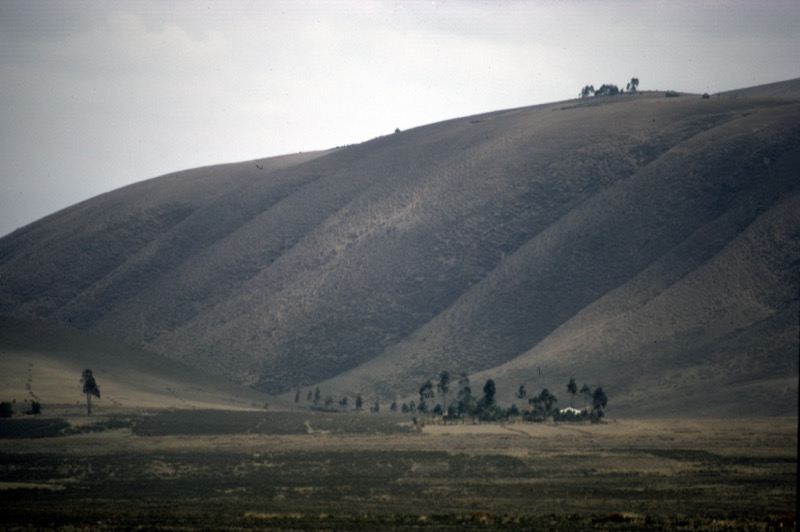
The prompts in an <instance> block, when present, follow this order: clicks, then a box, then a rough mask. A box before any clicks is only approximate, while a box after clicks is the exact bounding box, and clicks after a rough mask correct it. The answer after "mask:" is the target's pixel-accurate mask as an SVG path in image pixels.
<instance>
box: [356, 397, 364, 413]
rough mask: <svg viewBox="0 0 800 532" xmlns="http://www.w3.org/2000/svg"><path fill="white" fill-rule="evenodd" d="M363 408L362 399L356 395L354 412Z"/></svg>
mask: <svg viewBox="0 0 800 532" xmlns="http://www.w3.org/2000/svg"><path fill="white" fill-rule="evenodd" d="M363 406H364V398H363V397H361V394H358V395H356V410H361V408H362V407H363Z"/></svg>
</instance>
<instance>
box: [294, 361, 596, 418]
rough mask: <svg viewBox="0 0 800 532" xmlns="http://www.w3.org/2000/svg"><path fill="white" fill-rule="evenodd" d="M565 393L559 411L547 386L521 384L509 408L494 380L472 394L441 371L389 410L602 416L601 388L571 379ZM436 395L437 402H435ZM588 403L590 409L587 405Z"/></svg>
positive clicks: (316, 395) (328, 401) (327, 403)
mask: <svg viewBox="0 0 800 532" xmlns="http://www.w3.org/2000/svg"><path fill="white" fill-rule="evenodd" d="M566 389H567V392H568V393H569V394H570V395H571V399H570V407H571V408H569V409H562V410H559V409H558V408H556V404H557V403H558V398H557V397H556V396H555V395H553V394H552V393H551V392H550V390H548V389H547V388H545V389H543V390H542V391H541V392H539V393H538V394H535V395H528V391H527V390H526V389H525V385H524V384H521V385H520V387H519V389H518V390H517V393H516V398H517V399H519V400H520V401H523V407H522V408H520V407H519V406H518V405H517V404H516V403H515V404H512V405H511V406H510V407H503V406H501V405H500V404H498V402H497V399H496V397H497V386H496V385H495V382H494V380H492V379H489V380H487V381H486V383H485V384H484V385H483V394H482V395H475V394H473V392H472V387H471V386H470V382H469V377H468V376H467V375H466V374H461V376H460V378H459V379H458V380H453V378H452V377H451V375H450V373H449V372H447V371H443V372H441V373H440V374H439V378H438V380H437V381H436V382H434V381H433V380H430V379H429V380H427V381H425V382H424V383H423V384H422V386H420V388H419V401H418V402H417V401H415V400H411V401H409V402H408V403H403V404H402V405H398V404H397V401H396V400H394V401H392V403H391V406H390V407H389V410H390V411H391V412H397V411H398V410H399V411H401V412H403V413H406V414H408V413H414V414H416V413H419V414H423V415H430V416H442V417H443V418H444V419H445V420H446V421H447V420H466V419H471V420H480V421H500V420H506V419H508V418H511V417H522V418H523V419H524V420H526V421H545V420H547V419H554V420H556V421H583V420H591V421H599V420H600V419H601V418H602V417H603V416H604V409H605V408H606V406H607V404H608V398H607V397H606V394H605V392H604V391H603V388H602V387H597V388H596V389H594V390H593V389H591V388H590V387H589V386H588V385H587V384H584V385H583V386H582V387H581V388H580V389H578V385H577V383H576V382H575V379H574V378H573V379H570V380H569V383H567V388H566ZM437 394H438V397H439V398H440V399H441V400H440V401H436V398H437ZM578 394H580V395H581V397H583V408H582V409H577V408H575V407H574V403H575V399H576V397H577V396H578ZM300 398H301V392H300V389H299V388H298V389H297V392H296V393H295V397H294V401H295V403H299V402H300ZM306 400H307V402H308V403H310V406H311V408H315V409H321V410H329V411H330V410H338V411H346V410H348V409H349V408H350V399H348V397H346V396H345V397H342V398H341V399H339V400H338V401H336V400H334V398H333V396H331V395H328V396H326V397H325V399H324V400H323V398H322V393H321V392H320V390H319V388H316V389H315V390H314V391H312V390H309V391H308V393H307V395H306ZM364 405H365V402H364V399H363V397H362V395H361V394H360V393H359V394H357V395H356V398H355V401H354V402H353V408H354V409H355V410H356V411H360V410H363V409H364ZM589 405H591V408H590V407H589ZM380 409H381V406H380V402H379V400H376V401H375V402H374V404H372V405H371V406H370V412H380Z"/></svg>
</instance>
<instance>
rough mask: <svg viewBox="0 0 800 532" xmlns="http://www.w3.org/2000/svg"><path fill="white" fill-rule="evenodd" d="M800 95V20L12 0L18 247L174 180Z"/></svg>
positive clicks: (1, 46) (8, 202)
mask: <svg viewBox="0 0 800 532" xmlns="http://www.w3.org/2000/svg"><path fill="white" fill-rule="evenodd" d="M631 77H638V78H639V79H640V82H641V83H640V89H641V90H648V89H662V90H664V89H675V90H680V91H692V92H711V93H713V92H718V91H724V90H730V89H734V88H741V87H747V86H751V85H757V84H762V83H768V82H773V81H781V80H785V79H790V78H795V77H800V2H798V1H797V0H787V1H759V2H752V1H751V0H746V1H714V2H712V1H703V0H692V1H681V2H669V1H666V0H660V1H657V2H654V1H648V0H636V1H633V0H631V1H627V0H626V1H614V0H605V1H596V2H595V1H580V2H578V1H575V2H569V1H567V2H557V1H547V2H546V1H532V0H527V1H493V2H482V1H444V0H442V1H424V2H423V1H416V2H415V1H406V2H399V1H398V2H390V1H368V0H353V1H351V2H345V1H339V2H302V1H286V2H280V1H269V2H232V1H227V0H226V1H221V0H218V1H202V0H192V1H188V0H187V1H173V2H163V1H136V2H134V1H126V2H114V1H86V2H80V1H70V2H67V1H52V2H51V1H37V0H24V1H19V2H13V1H7V0H0V235H4V234H7V233H9V232H11V231H13V230H14V229H15V228H17V227H21V226H23V225H25V224H27V223H30V222H32V221H34V220H36V219H38V218H40V217H42V216H44V215H47V214H50V213H52V212H55V211H57V210H59V209H61V208H63V207H66V206H68V205H71V204H74V203H77V202H79V201H81V200H84V199H87V198H89V197H92V196H95V195H97V194H99V193H102V192H105V191H108V190H112V189H115V188H118V187H120V186H122V185H126V184H128V183H132V182H135V181H141V180H143V179H148V178H151V177H155V176H158V175H162V174H165V173H169V172H172V171H177V170H183V169H187V168H193V167H198V166H204V165H208V164H216V163H224V162H233V161H241V160H248V159H254V158H258V157H264V156H271V155H280V154H284V153H291V152H297V151H310V150H315V149H324V148H330V147H333V146H338V145H344V144H351V143H356V142H361V141H365V140H369V139H371V138H373V137H376V136H378V135H383V134H387V133H391V132H393V131H394V129H395V128H397V127H399V128H401V129H408V128H411V127H414V126H419V125H423V124H427V123H431V122H437V121H440V120H443V119H447V118H455V117H460V116H467V115H470V114H475V113H479V112H485V111H493V110H498V109H505V108H512V107H519V106H524V105H531V104H536V103H545V102H552V101H558V100H564V99H568V98H572V97H575V96H576V95H577V94H578V92H579V90H580V89H581V87H583V86H584V85H586V84H594V85H595V86H599V85H601V84H603V83H615V84H617V85H619V86H621V87H624V86H625V84H626V83H627V81H629V80H630V78H631Z"/></svg>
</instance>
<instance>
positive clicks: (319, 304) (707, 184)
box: [0, 80, 800, 415]
mask: <svg viewBox="0 0 800 532" xmlns="http://www.w3.org/2000/svg"><path fill="white" fill-rule="evenodd" d="M798 162H800V81H798V80H795V81H790V82H784V83H781V84H773V85H768V86H764V87H763V88H752V89H748V90H743V91H738V92H734V93H731V94H722V95H714V96H713V97H712V98H711V99H707V100H704V99H701V98H700V97H699V96H697V95H683V96H681V97H680V98H664V95H663V94H662V93H644V94H637V95H624V96H617V97H607V98H591V99H589V100H572V101H569V102H561V103H555V104H550V105H541V106H536V107H529V108H522V109H513V110H505V111H499V112H495V113H488V114H485V115H478V116H472V117H467V118H463V119H455V120H450V121H447V122H442V123H437V124H432V125H428V126H424V127H420V128H416V129H413V130H409V131H405V132H402V133H396V134H393V135H388V136H385V137H380V138H377V139H374V140H372V141H369V142H365V143H363V144H360V145H357V146H351V147H347V148H343V149H337V150H331V151H329V152H317V153H313V154H304V155H302V154H301V155H296V156H291V157H284V158H275V159H267V160H263V161H250V162H246V163H240V164H235V165H224V166H218V167H210V168H201V169H197V170H189V171H185V172H181V173H178V174H173V175H169V176H164V177H161V178H157V179H154V180H150V181H147V182H143V183H140V184H137V185H133V186H130V187H126V188H124V189H120V190H117V191H115V192H112V193H109V194H106V195H103V196H100V197H98V198H95V199H92V200H89V201H87V202H84V203H82V204H80V205H77V206H75V207H73V208H70V209H67V210H65V211H62V212H60V213H57V214H55V215H52V216H50V217H48V218H46V219H43V220H41V221H39V222H37V223H35V224H32V225H31V226H28V227H26V228H23V229H21V230H19V231H17V232H15V233H13V234H11V235H9V236H7V237H6V238H4V239H2V240H0V279H2V283H0V312H2V313H6V314H10V315H15V316H20V317H36V318H42V319H46V320H49V321H53V322H61V323H67V324H71V325H72V326H74V327H78V328H81V329H86V330H91V331H97V332H101V333H103V334H107V335H110V336H113V337H115V338H117V339H119V340H122V341H124V342H128V343H132V344H136V345H140V346H143V347H146V348H147V349H150V350H153V351H156V352H159V353H162V354H164V355H166V356H168V357H170V358H173V359H175V360H178V361H181V362H184V363H188V364H190V365H193V366H196V367H199V368H202V369H204V370H206V371H209V372H212V373H216V374H220V375H224V376H226V377H228V378H231V379H233V380H235V381H237V382H240V383H244V384H249V385H253V386H254V387H256V388H257V389H260V390H264V391H268V392H272V393H280V392H288V391H290V390H292V389H294V388H295V387H299V386H300V387H308V386H313V385H317V384H319V385H320V386H321V388H323V389H324V390H325V391H326V393H331V394H334V395H341V394H348V395H351V397H352V396H353V395H354V394H355V393H357V392H361V393H364V394H367V395H369V396H372V397H376V396H378V397H381V398H383V399H387V398H390V397H392V396H395V395H397V396H403V395H406V394H410V393H413V391H414V390H415V389H416V388H418V386H419V384H420V382H422V381H423V380H425V379H427V378H431V377H435V376H436V375H437V374H438V373H439V372H440V371H442V370H445V369H446V370H449V371H451V372H452V373H454V374H455V373H460V372H466V373H468V374H471V375H472V376H473V382H476V381H482V380H483V379H485V378H486V377H487V376H492V377H496V378H497V379H498V383H500V384H502V385H503V388H502V389H503V390H504V391H505V392H506V394H507V395H510V393H511V391H513V390H516V388H517V386H518V385H519V384H520V383H522V382H525V383H527V386H528V388H529V389H539V388H540V387H544V386H547V387H550V388H551V389H553V390H555V391H556V393H557V394H558V395H559V396H562V402H563V401H564V400H565V399H566V397H565V395H566V394H565V393H563V392H562V393H559V392H561V389H562V388H563V386H564V385H565V383H566V380H567V379H568V378H569V376H574V377H576V378H577V379H579V380H581V379H585V380H587V381H590V384H591V385H597V384H599V383H602V384H603V386H604V388H606V389H607V390H608V392H609V395H610V396H611V397H613V398H615V399H616V400H617V405H618V407H619V408H620V411H621V412H628V413H635V414H642V415H644V414H649V413H662V414H664V413H665V414H669V413H672V412H676V411H691V412H695V413H697V414H700V413H703V412H705V413H734V412H739V411H741V409H742V408H744V409H747V408H751V409H754V410H755V411H759V412H762V411H768V412H771V413H796V407H797V393H796V390H797V375H798V362H797V338H798V323H797V319H796V316H797V315H798V307H797V306H798V291H800V285H799V283H800V281H798V279H800V276H799V275H798V259H800V249H798V242H800V238H798V237H799V236H800V235H798V232H797V231H798V229H797V228H798V227H800V216H799V215H798V212H800V210H799V209H798V194H799V193H798V189H797V184H798V181H800V176H799V175H798V170H797V168H800V166H798ZM320 383H321V384H320ZM474 388H479V386H474ZM764 404H766V405H767V406H764Z"/></svg>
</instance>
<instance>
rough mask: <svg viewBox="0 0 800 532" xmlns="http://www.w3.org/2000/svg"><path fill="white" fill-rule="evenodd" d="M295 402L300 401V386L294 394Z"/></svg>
mask: <svg viewBox="0 0 800 532" xmlns="http://www.w3.org/2000/svg"><path fill="white" fill-rule="evenodd" d="M294 402H295V403H299V402H300V388H298V389H297V392H296V393H295V394H294Z"/></svg>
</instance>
